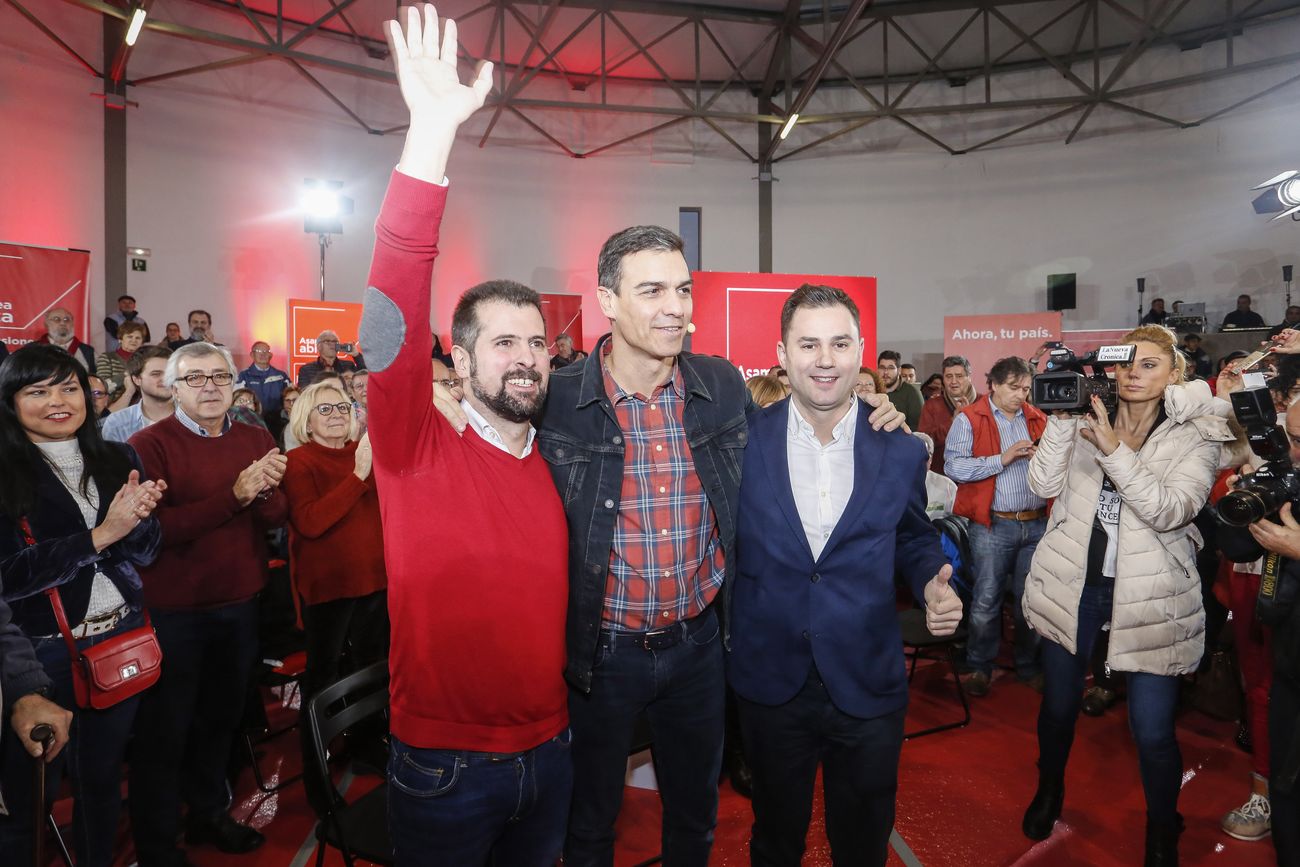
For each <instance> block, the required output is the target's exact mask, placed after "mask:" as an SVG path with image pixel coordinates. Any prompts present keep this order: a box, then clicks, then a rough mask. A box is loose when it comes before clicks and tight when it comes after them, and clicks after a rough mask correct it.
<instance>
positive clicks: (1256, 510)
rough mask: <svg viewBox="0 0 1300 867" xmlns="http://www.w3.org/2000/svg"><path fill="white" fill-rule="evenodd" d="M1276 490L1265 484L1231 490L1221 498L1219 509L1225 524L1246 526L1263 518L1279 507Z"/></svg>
mask: <svg viewBox="0 0 1300 867" xmlns="http://www.w3.org/2000/svg"><path fill="white" fill-rule="evenodd" d="M1274 500H1275V497H1274V492H1273V491H1272V490H1271V489H1270V488H1268V487H1265V486H1264V485H1251V486H1250V487H1248V488H1245V489H1242V490H1239V491H1230V492H1228V493H1227V494H1225V495H1224V496H1223V499H1221V500H1219V505H1218V506H1217V511H1218V513H1219V517H1220V518H1221V519H1222V520H1223V522H1224V523H1225V524H1229V525H1231V526H1233V527H1245V526H1246V525H1247V524H1253V523H1255V522H1256V521H1260V520H1263V519H1264V518H1265V517H1267V516H1268V515H1269V514H1271V513H1272V512H1273V511H1275V510H1276V509H1277V506H1276V504H1275V503H1274Z"/></svg>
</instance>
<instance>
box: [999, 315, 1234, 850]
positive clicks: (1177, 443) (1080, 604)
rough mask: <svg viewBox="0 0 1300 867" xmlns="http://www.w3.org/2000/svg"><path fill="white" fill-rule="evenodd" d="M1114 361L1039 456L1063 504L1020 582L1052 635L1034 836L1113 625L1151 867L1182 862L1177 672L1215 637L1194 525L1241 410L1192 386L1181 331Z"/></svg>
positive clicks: (1055, 812) (1045, 491)
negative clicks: (1103, 382)
mask: <svg viewBox="0 0 1300 867" xmlns="http://www.w3.org/2000/svg"><path fill="white" fill-rule="evenodd" d="M1122 342H1123V343H1125V344H1129V345H1132V346H1133V347H1134V348H1135V355H1134V358H1133V360H1132V361H1131V362H1129V363H1125V364H1120V365H1117V367H1116V371H1115V381H1116V387H1117V393H1118V401H1117V402H1116V403H1117V405H1116V406H1115V407H1114V408H1113V409H1109V410H1108V409H1107V407H1106V406H1105V405H1104V404H1103V403H1102V401H1101V400H1100V399H1098V398H1095V397H1094V398H1093V400H1092V412H1091V413H1090V414H1088V415H1066V414H1064V413H1055V414H1054V415H1053V417H1052V418H1051V419H1050V420H1049V421H1048V424H1047V429H1046V430H1045V431H1044V433H1043V436H1042V439H1041V440H1040V441H1039V444H1038V449H1037V451H1036V453H1035V454H1034V456H1033V459H1032V460H1031V461H1030V463H1029V486H1030V488H1031V489H1033V491H1034V493H1036V494H1038V495H1039V496H1041V497H1055V498H1056V502H1055V505H1054V506H1053V508H1052V513H1051V517H1050V519H1049V521H1048V527H1047V531H1046V532H1045V533H1044V534H1043V538H1042V540H1041V541H1040V542H1039V543H1038V548H1037V550H1036V551H1035V552H1034V559H1033V563H1032V565H1031V567H1030V570H1029V576H1028V578H1027V579H1026V581H1025V591H1024V597H1023V607H1024V614H1025V620H1026V621H1027V622H1028V623H1029V625H1030V626H1031V627H1032V628H1033V629H1034V630H1035V631H1036V632H1037V633H1038V634H1039V635H1041V636H1042V639H1043V642H1042V648H1043V650H1042V655H1043V674H1044V688H1043V700H1042V705H1041V707H1040V710H1039V716H1038V747H1039V758H1038V791H1037V793H1036V794H1035V796H1034V799H1033V802H1032V803H1031V804H1030V805H1029V809H1028V810H1027V811H1026V813H1025V817H1024V822H1023V825H1022V827H1023V830H1024V833H1025V835H1026V836H1027V837H1029V838H1031V839H1034V840H1041V839H1044V838H1046V837H1047V836H1049V835H1050V834H1051V832H1052V826H1053V823H1054V822H1055V820H1056V819H1057V817H1058V816H1059V815H1060V813H1061V808H1062V803H1063V800H1064V795H1065V782H1064V781H1065V766H1066V762H1067V759H1068V758H1069V753H1070V746H1071V743H1072V742H1073V739H1074V726H1075V721H1076V720H1077V718H1078V714H1079V709H1080V704H1081V702H1082V695H1083V686H1084V675H1085V672H1086V670H1087V667H1088V660H1089V656H1090V654H1091V651H1092V647H1093V644H1094V642H1095V641H1096V640H1097V636H1098V635H1099V634H1100V632H1101V631H1102V629H1103V628H1105V626H1106V624H1108V623H1109V625H1110V647H1109V652H1108V655H1107V663H1108V664H1109V665H1110V667H1111V668H1112V669H1114V670H1116V671H1122V672H1125V673H1126V674H1127V678H1128V708H1129V723H1130V728H1131V730H1132V732H1133V738H1134V740H1135V741H1136V742H1137V752H1138V762H1139V767H1140V771H1141V777H1142V788H1143V791H1144V792H1145V795H1146V804H1147V822H1146V862H1145V863H1146V864H1147V865H1169V864H1176V863H1177V859H1178V835H1179V834H1180V833H1181V831H1182V824H1183V823H1182V818H1181V816H1179V815H1178V812H1177V803H1178V792H1179V788H1180V784H1181V780H1182V773H1183V765H1182V756H1181V754H1180V752H1179V749H1178V742H1177V740H1176V738H1175V732H1174V714H1175V711H1176V710H1177V706H1178V694H1179V684H1180V678H1181V676H1182V675H1184V674H1187V673H1189V672H1191V671H1194V670H1195V668H1196V666H1197V663H1198V662H1199V661H1200V659H1201V654H1202V652H1203V650H1204V645H1205V612H1204V610H1203V608H1202V602H1201V586H1200V576H1199V573H1198V572H1197V568H1196V552H1197V549H1198V548H1199V547H1200V545H1201V538H1200V534H1199V533H1198V532H1197V530H1196V529H1195V527H1194V526H1193V525H1192V519H1193V518H1194V517H1195V516H1196V514H1197V512H1198V511H1200V509H1201V507H1202V506H1203V505H1204V504H1205V501H1206V498H1207V497H1208V495H1209V492H1210V487H1211V485H1212V484H1213V483H1214V479H1215V476H1216V473H1217V470H1218V468H1219V465H1220V451H1221V448H1222V444H1223V443H1225V442H1229V441H1231V440H1233V439H1234V438H1235V437H1234V434H1233V433H1232V431H1231V430H1230V428H1229V426H1228V418H1229V416H1230V415H1231V407H1230V405H1229V404H1228V403H1227V402H1226V401H1222V400H1217V399H1215V398H1214V397H1213V396H1212V395H1211V394H1210V390H1209V387H1208V386H1207V385H1206V384H1205V383H1204V382H1203V381H1196V382H1185V381H1184V379H1185V368H1186V362H1185V360H1184V358H1183V356H1182V353H1180V352H1178V350H1177V347H1176V344H1175V339H1174V335H1173V332H1171V331H1169V330H1168V329H1167V328H1164V327H1162V326H1159V325H1144V326H1142V327H1140V328H1137V329H1134V330H1133V331H1131V332H1129V333H1128V334H1127V335H1125V337H1124V339H1123V341H1122Z"/></svg>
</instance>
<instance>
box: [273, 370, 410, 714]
mask: <svg viewBox="0 0 1300 867" xmlns="http://www.w3.org/2000/svg"><path fill="white" fill-rule="evenodd" d="M289 427H290V429H291V430H292V432H293V435H294V436H295V437H296V438H297V439H298V441H299V442H301V443H302V445H301V446H299V447H298V448H296V449H294V450H293V451H291V452H289V465H288V469H287V470H286V471H285V476H284V481H283V483H282V487H283V490H284V492H285V494H287V495H288V498H289V564H290V566H289V568H290V575H291V577H292V580H293V586H294V594H295V598H296V599H297V600H298V601H300V602H301V604H302V621H303V626H304V628H305V629H306V633H307V673H306V676H305V678H304V681H303V707H304V708H305V707H306V706H307V700H308V699H309V698H311V696H312V695H314V694H315V693H316V692H317V691H318V690H320V689H321V688H322V687H324V686H327V685H329V684H330V683H333V682H334V681H336V680H338V679H339V678H340V677H342V676H344V675H346V674H348V673H350V672H351V671H354V670H356V669H358V668H362V667H364V666H366V665H368V664H370V663H372V662H376V661H378V660H380V659H383V658H384V657H385V656H387V654H388V609H387V598H386V597H387V594H386V592H385V588H386V587H387V586H388V579H387V576H386V574H385V572H384V546H383V539H382V536H381V530H380V524H379V497H378V495H377V494H376V492H375V480H374V476H373V475H372V474H371V471H370V440H369V438H362V439H361V440H360V441H359V442H358V441H356V440H354V439H353V434H354V432H355V430H356V423H355V420H354V418H353V415H352V401H351V399H350V398H348V396H347V395H345V394H344V393H343V391H342V383H340V382H339V381H338V380H336V379H330V380H325V381H323V382H320V383H317V384H315V385H312V386H310V387H308V388H306V389H304V390H303V392H302V394H301V395H300V396H299V398H298V400H297V402H296V403H295V404H294V407H293V411H292V413H291V414H290V417H289ZM345 646H346V647H347V648H348V658H347V659H346V660H343V658H342V657H343V652H344V648H345Z"/></svg>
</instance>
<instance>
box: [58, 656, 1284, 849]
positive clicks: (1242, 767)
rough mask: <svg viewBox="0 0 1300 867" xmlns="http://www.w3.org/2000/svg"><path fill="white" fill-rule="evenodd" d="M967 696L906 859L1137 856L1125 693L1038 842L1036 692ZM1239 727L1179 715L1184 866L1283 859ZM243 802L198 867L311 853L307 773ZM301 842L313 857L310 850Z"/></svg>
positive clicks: (818, 844)
mask: <svg viewBox="0 0 1300 867" xmlns="http://www.w3.org/2000/svg"><path fill="white" fill-rule="evenodd" d="M922 666H923V667H922V668H921V669H919V670H918V672H917V677H916V682H915V683H914V684H913V698H912V708H911V711H910V713H909V719H908V727H909V729H914V728H918V727H921V726H928V725H934V724H936V723H939V722H943V721H946V720H948V719H953V718H955V717H956V716H958V715H959V713H960V708H959V707H958V706H957V704H956V700H955V698H954V697H953V694H952V687H951V681H950V680H945V679H943V678H942V671H941V669H940V668H939V666H937V665H934V664H931V665H928V666H927V665H926V664H924V663H923V664H922ZM276 704H279V702H278V701H276ZM972 705H973V713H974V718H973V720H972V722H971V724H970V725H969V726H967V727H966V728H964V729H955V730H952V731H947V732H941V733H939V734H935V735H931V736H928V737H923V738H920V739H917V740H912V741H909V742H908V743H907V744H906V745H905V746H904V748H903V760H902V768H901V787H900V792H899V797H898V820H897V831H898V833H899V834H900V835H901V837H902V840H903V842H904V843H905V845H906V847H907V848H908V849H910V851H911V853H914V857H915V860H913V861H911V862H910V863H911V864H915V863H918V862H919V863H920V864H923V865H925V867H978V865H989V867H993V865H1003V867H1010V865H1017V867H1029V865H1051V867H1085V865H1088V867H1110V865H1116V867H1118V865H1134V864H1140V863H1141V861H1142V843H1143V822H1144V819H1143V802H1142V787H1141V783H1140V781H1139V778H1138V769H1137V755H1136V753H1135V751H1134V747H1133V742H1132V740H1131V738H1130V737H1129V734H1128V723H1127V719H1126V716H1125V710H1126V709H1125V705H1124V704H1123V703H1122V702H1121V703H1120V704H1118V705H1116V706H1115V707H1114V708H1112V709H1111V710H1110V711H1108V712H1107V714H1106V716H1104V717H1102V718H1100V719H1092V718H1089V717H1081V718H1080V720H1079V729H1078V735H1077V738H1076V740H1075V746H1074V753H1073V756H1072V759H1071V764H1070V771H1069V775H1068V778H1067V782H1066V787H1067V791H1066V802H1065V813H1064V816H1063V819H1062V821H1061V822H1060V823H1058V824H1057V827H1056V832H1055V833H1054V834H1053V835H1052V837H1051V838H1050V839H1048V840H1046V841H1043V842H1042V843H1039V844H1037V845H1033V846H1031V845H1030V842H1029V841H1028V840H1026V839H1025V838H1024V837H1023V836H1022V835H1021V833H1020V817H1021V813H1022V812H1023V810H1024V807H1025V805H1026V804H1027V803H1028V801H1029V799H1030V798H1031V797H1032V795H1033V789H1034V783H1035V771H1034V759H1035V756H1036V751H1035V737H1034V722H1035V716H1036V714H1037V709H1038V695H1037V694H1035V693H1034V692H1032V691H1031V690H1030V689H1029V688H1028V687H1026V686H1023V685H1021V684H1019V683H1016V682H1015V680H1014V678H1009V677H1008V678H1004V679H1000V680H997V681H995V683H994V687H993V691H992V694H991V695H990V696H989V697H987V698H985V699H980V700H972ZM268 710H269V711H270V713H271V724H272V726H273V727H274V726H276V725H278V724H282V723H283V722H284V721H285V720H287V719H291V718H292V717H291V716H290V714H292V713H293V711H291V710H288V709H285V708H281V707H272V708H268ZM1235 732H1236V726H1235V724H1233V723H1225V722H1220V721H1217V720H1212V719H1210V718H1208V717H1205V716H1203V715H1201V714H1199V713H1197V712H1195V711H1186V712H1185V713H1183V715H1182V716H1181V717H1180V720H1179V742H1180V744H1181V745H1182V750H1183V761H1184V765H1185V767H1186V769H1187V770H1186V774H1185V780H1184V786H1183V793H1182V798H1181V800H1180V803H1179V809H1180V811H1181V812H1182V813H1183V815H1184V817H1185V818H1186V821H1187V832H1186V834H1184V835H1183V839H1182V846H1181V854H1182V863H1183V864H1184V865H1185V867H1186V865H1192V867H1194V865H1225V867H1227V865H1231V867H1265V865H1272V864H1274V863H1275V861H1274V856H1273V847H1272V844H1271V843H1270V842H1269V841H1268V840H1264V841H1261V842H1258V843H1244V842H1241V841H1238V840H1234V839H1232V838H1230V837H1228V836H1227V835H1225V834H1223V833H1222V832H1221V831H1220V830H1219V827H1218V822H1219V818H1220V816H1222V814H1223V813H1224V812H1226V811H1227V810H1229V809H1231V808H1233V807H1236V806H1238V805H1239V804H1240V803H1241V802H1243V801H1244V800H1245V799H1246V796H1247V792H1248V780H1249V774H1250V761H1249V757H1248V756H1247V755H1246V754H1245V753H1243V752H1241V751H1240V750H1239V749H1237V748H1236V747H1235V746H1234V745H1233V743H1232V737H1233V735H1234V734H1235ZM261 751H262V752H263V755H262V759H261V761H262V767H263V770H264V771H265V772H267V773H269V774H271V775H272V776H273V777H278V775H280V774H286V775H288V774H294V773H297V771H298V767H299V759H298V755H297V733H296V732H290V733H288V734H286V735H283V736H282V737H280V738H278V739H276V740H274V741H272V742H270V743H268V744H265V745H263V746H262V747H261ZM377 781H378V779H377V778H376V777H374V776H359V777H356V778H354V779H353V780H352V782H351V784H350V786H351V788H350V790H349V793H350V794H355V793H358V792H362V791H365V790H366V789H367V788H369V787H370V786H373V785H374V784H375V783H376V782H377ZM237 801H238V804H239V806H238V807H237V809H236V810H235V814H236V816H237V817H238V818H243V819H250V820H251V822H252V823H253V824H254V825H255V826H257V827H258V828H260V829H261V830H262V832H263V833H265V834H266V835H267V844H266V846H264V847H263V848H262V849H260V850H258V851H257V852H256V853H254V854H252V855H247V856H242V857H232V856H224V855H221V854H219V853H216V852H215V851H212V850H204V849H194V850H191V852H190V857H191V859H192V860H193V862H194V863H195V864H196V865H197V867H235V865H239V867H289V865H297V864H301V863H304V861H305V863H308V864H312V863H314V861H315V852H314V848H313V847H311V846H306V845H305V844H306V843H307V842H308V841H309V840H310V839H311V830H312V825H313V822H314V819H313V817H312V816H311V815H310V810H309V809H308V807H307V805H306V801H305V798H304V796H303V791H302V785H301V783H296V784H293V785H291V786H290V787H288V788H287V789H286V790H285V791H283V792H280V793H278V794H273V795H263V794H261V793H260V792H257V790H256V788H255V786H254V784H253V781H252V776H251V774H250V773H248V772H247V771H245V772H244V774H243V775H242V776H241V779H240V787H239V793H238V798H237ZM60 812H61V813H62V812H63V811H60ZM750 822H751V813H750V809H749V802H748V801H746V800H745V799H743V798H741V797H740V796H738V795H736V794H735V793H734V792H733V791H731V789H730V787H729V786H728V785H726V784H724V785H723V786H722V801H721V807H720V810H719V816H718V833H717V844H716V845H715V847H714V856H713V859H712V862H711V863H712V864H715V865H725V867H741V865H747V864H748V863H749V859H748V851H747V848H746V844H747V840H748V836H749V825H750ZM123 837H124V840H123V842H124V850H125V851H124V853H123V856H122V857H121V858H120V859H119V864H120V865H123V867H125V865H129V864H131V863H132V861H133V858H132V856H131V853H130V851H129V842H128V840H127V838H126V833H125V831H124V834H123ZM658 850H659V803H658V797H657V795H656V794H655V793H654V792H649V791H645V790H640V789H628V790H627V795H626V799H625V801H624V809H623V813H622V817H621V819H620V822H619V849H618V857H617V861H616V863H617V864H618V865H619V867H625V865H628V867H630V865H633V864H636V863H638V862H640V861H643V860H645V859H647V858H650V857H651V856H653V855H655V854H657V853H658ZM304 854H306V855H310V857H309V858H306V859H304V858H303V855H304ZM51 863H53V862H51ZM326 863H327V864H329V865H339V864H342V859H341V858H340V857H339V856H338V853H337V852H331V853H329V857H327V859H326ZM830 863H831V861H830V853H829V849H828V846H827V843H826V838H825V833H824V828H823V826H822V824H821V809H820V805H819V806H818V808H817V809H816V810H815V812H814V819H813V827H812V829H811V831H810V833H809V839H808V854H807V855H806V856H805V858H804V865H807V867H829V865H830ZM908 863H909V862H908V861H905V860H904V859H903V858H900V857H899V856H898V855H897V854H892V855H891V857H890V864H891V865H904V864H908Z"/></svg>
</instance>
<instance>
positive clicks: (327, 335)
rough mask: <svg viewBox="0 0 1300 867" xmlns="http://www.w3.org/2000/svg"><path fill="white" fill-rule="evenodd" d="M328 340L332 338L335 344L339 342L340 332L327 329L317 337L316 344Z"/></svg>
mask: <svg viewBox="0 0 1300 867" xmlns="http://www.w3.org/2000/svg"><path fill="white" fill-rule="evenodd" d="M326 338H332V339H333V340H334V341H335V342H337V341H338V339H339V335H338V332H336V331H335V330H334V329H332V328H326V329H325V330H324V331H322V332H321V333H320V334H317V335H316V342H317V343H320V342H321V341H322V340H325V339H326Z"/></svg>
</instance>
